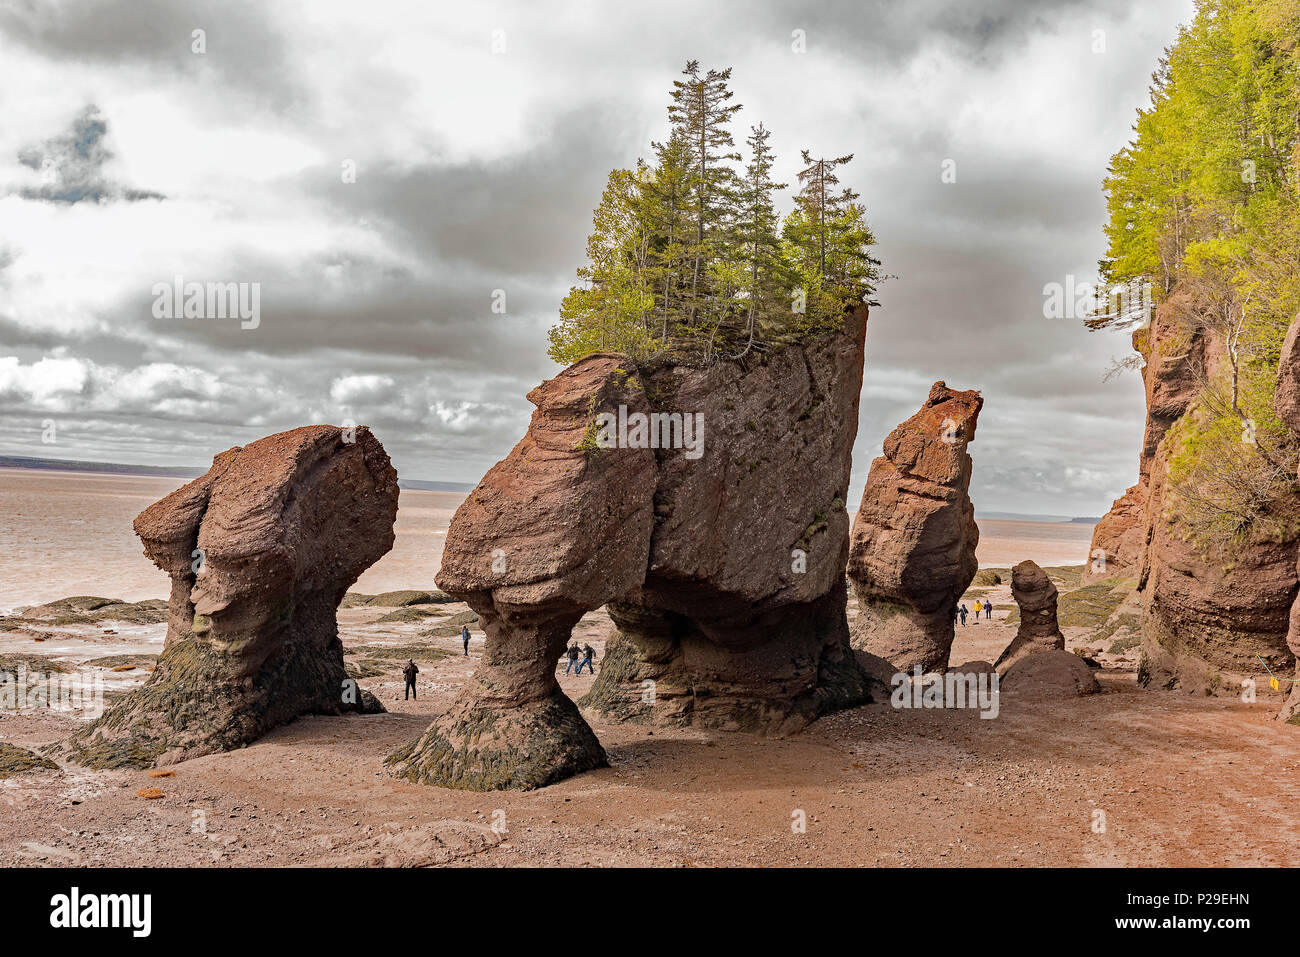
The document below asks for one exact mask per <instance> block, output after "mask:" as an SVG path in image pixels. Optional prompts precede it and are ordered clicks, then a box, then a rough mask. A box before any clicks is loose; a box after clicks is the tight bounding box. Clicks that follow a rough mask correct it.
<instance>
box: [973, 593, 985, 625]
mask: <svg viewBox="0 0 1300 957" xmlns="http://www.w3.org/2000/svg"><path fill="white" fill-rule="evenodd" d="M983 608H984V606H983V605H981V604H980V601H979V599H978V598H976V599H975V624H977V625H978V624H979V623H980V611H981V610H982V609H983Z"/></svg>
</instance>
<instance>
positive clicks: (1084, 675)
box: [1001, 649, 1101, 698]
mask: <svg viewBox="0 0 1300 957" xmlns="http://www.w3.org/2000/svg"><path fill="white" fill-rule="evenodd" d="M1001 690H1002V691H1003V692H1005V693H1006V694H1009V695H1012V696H1013V697H1020V696H1024V697H1050V698H1074V697H1079V696H1081V695H1090V694H1096V693H1097V692H1099V691H1101V685H1100V684H1099V683H1098V681H1097V676H1096V675H1095V674H1093V671H1092V668H1090V667H1089V666H1088V663H1087V662H1086V661H1084V660H1083V659H1082V658H1080V657H1079V656H1078V655H1072V654H1070V653H1069V652H1068V651H1059V650H1054V649H1048V650H1046V651H1042V652H1040V653H1038V654H1031V655H1026V656H1024V657H1022V658H1020V659H1019V660H1017V661H1016V662H1015V663H1014V664H1012V665H1011V667H1010V668H1008V669H1007V671H1006V673H1005V674H1004V675H1003V676H1002V681H1001Z"/></svg>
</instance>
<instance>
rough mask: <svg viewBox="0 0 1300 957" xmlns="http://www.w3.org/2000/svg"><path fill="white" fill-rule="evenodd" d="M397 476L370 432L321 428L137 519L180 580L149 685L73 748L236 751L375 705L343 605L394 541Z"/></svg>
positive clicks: (177, 755) (192, 753) (78, 755)
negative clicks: (361, 684)
mask: <svg viewBox="0 0 1300 957" xmlns="http://www.w3.org/2000/svg"><path fill="white" fill-rule="evenodd" d="M396 515H397V473H396V471H394V469H393V467H392V465H391V464H390V463H389V460H388V455H387V454H386V453H385V452H384V448H383V446H382V445H380V444H379V441H378V440H377V439H376V438H375V437H374V436H373V435H372V434H371V433H370V431H369V429H366V428H364V427H363V428H356V429H340V428H337V427H335V426H329V425H313V426H306V427H303V428H299V429H294V430H293V431H290V432H282V433H279V434H278V435H272V436H269V437H267V438H264V439H260V440H258V441H256V442H253V443H251V444H249V445H246V446H243V447H236V448H233V449H230V450H228V451H226V452H222V453H220V454H219V455H217V456H216V457H215V458H214V459H213V462H212V468H211V469H209V470H208V472H207V473H206V474H205V475H203V476H201V477H200V478H198V479H195V480H194V481H193V482H191V483H189V484H188V485H186V486H184V487H183V488H180V489H178V490H176V491H175V492H173V493H172V494H170V495H168V496H167V497H166V498H163V499H161V500H160V501H158V502H155V503H154V504H153V505H151V506H149V507H148V508H147V509H145V510H144V511H143V512H141V513H140V515H139V516H138V517H137V518H136V520H135V530H136V534H137V535H139V536H140V538H141V540H142V541H143V542H144V547H145V554H146V555H148V556H149V557H150V558H151V559H153V561H154V563H155V564H157V565H158V567H159V568H161V569H163V570H164V571H166V572H167V573H168V575H170V576H171V580H172V590H171V599H170V602H169V607H168V619H167V639H166V644H165V645H164V647H163V652H162V655H161V656H160V657H159V659H158V664H157V667H156V668H155V670H154V672H153V674H152V675H151V676H150V678H149V680H148V681H147V682H146V683H145V684H144V685H143V686H142V687H140V688H137V689H136V690H134V691H132V692H131V693H130V694H129V695H128V696H127V697H126V698H125V699H124V700H123V701H122V702H121V703H119V704H118V705H117V706H116V707H114V708H112V709H111V710H109V711H108V712H107V713H106V714H104V715H103V716H102V717H101V718H99V719H98V720H97V721H95V722H94V723H93V724H91V725H89V726H88V727H86V728H84V729H83V730H81V731H79V732H77V733H76V734H74V735H73V736H72V738H70V739H69V740H68V741H67V742H66V744H65V745H64V749H65V750H66V752H67V755H68V757H69V759H70V760H72V761H74V762H76V763H79V764H84V765H87V766H89V767H96V768H112V767H147V766H149V765H152V764H155V763H159V764H167V763H172V762H175V761H180V760H184V759H186V758H191V757H196V756H199V755H202V754H209V753H212V752H215V751H227V750H231V749H233V748H238V747H242V746H244V745H247V744H249V743H251V742H252V741H254V740H256V739H257V738H258V737H260V736H261V735H262V734H264V733H266V732H267V731H268V730H270V729H271V728H273V727H276V726H277V725H280V724H284V723H286V722H288V721H291V720H293V719H294V718H296V717H298V716H299V715H303V714H309V713H311V714H338V713H341V712H344V711H374V710H379V711H382V710H383V708H382V706H380V705H379V703H378V702H377V701H376V700H375V699H374V697H373V696H372V695H370V694H369V693H368V692H363V691H360V689H358V688H357V686H356V683H355V682H353V681H350V680H348V679H347V678H346V677H345V675H344V671H343V647H342V644H341V643H340V641H339V637H338V622H337V620H336V618H335V610H336V609H337V607H338V605H339V602H340V601H342V599H343V595H344V593H345V592H346V591H347V589H348V587H349V586H351V585H352V583H353V582H355V581H356V580H357V578H358V577H359V576H360V575H361V573H362V572H363V571H365V569H367V568H368V567H370V566H371V565H372V564H374V563H375V562H376V561H377V560H378V559H379V558H380V557H382V556H383V555H384V554H385V553H386V552H387V551H388V550H389V549H390V548H392V546H393V522H394V519H395V518H396Z"/></svg>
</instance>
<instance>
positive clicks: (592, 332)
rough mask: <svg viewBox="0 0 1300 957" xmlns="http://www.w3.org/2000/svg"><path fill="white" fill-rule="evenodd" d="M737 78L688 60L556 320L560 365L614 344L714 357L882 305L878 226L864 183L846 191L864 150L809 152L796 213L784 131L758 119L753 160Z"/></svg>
mask: <svg viewBox="0 0 1300 957" xmlns="http://www.w3.org/2000/svg"><path fill="white" fill-rule="evenodd" d="M730 79H731V70H730V69H726V70H707V71H702V70H701V68H700V65H699V63H698V61H694V60H692V61H690V62H688V63H687V64H686V68H685V69H684V70H683V71H682V76H681V78H680V79H677V80H675V81H674V82H673V87H672V91H671V100H670V102H669V105H668V121H669V129H668V136H667V138H666V139H665V140H664V141H662V142H654V143H652V144H651V147H652V150H653V160H652V161H651V162H646V161H645V160H638V161H637V163H636V166H635V169H634V170H624V169H619V170H614V171H613V172H611V173H610V175H609V181H608V183H607V185H606V187H605V192H604V194H603V195H602V197H601V201H600V205H599V206H598V207H597V208H596V210H595V212H594V215H593V219H592V233H591V236H590V238H589V239H588V242H587V263H586V264H585V265H583V266H582V267H580V268H579V269H578V272H577V276H578V280H579V281H578V283H577V284H576V285H574V286H573V287H572V288H571V289H570V290H569V294H568V295H567V296H566V297H565V298H564V301H563V303H562V304H561V306H560V320H559V322H558V323H557V324H556V325H555V326H554V327H553V328H552V329H551V331H550V349H549V354H550V356H551V357H552V358H553V359H555V360H556V361H557V362H561V363H570V362H573V361H575V360H577V359H579V358H581V357H582V356H584V355H588V354H590V353H592V352H596V351H602V350H605V351H619V352H626V353H629V354H631V355H633V356H635V357H638V358H645V357H649V356H656V355H664V354H668V355H671V356H672V357H673V358H674V359H676V360H679V361H690V362H711V361H715V360H717V359H721V358H726V357H736V356H741V355H744V354H746V353H748V352H750V351H752V350H758V351H762V350H764V349H767V348H770V347H771V346H772V345H774V344H778V343H781V342H786V341H792V340H797V339H799V338H802V337H804V336H808V335H814V334H817V333H820V332H823V331H826V330H828V329H833V328H837V327H838V325H839V323H840V322H841V321H842V317H843V315H844V312H845V310H846V309H849V308H851V307H853V306H854V305H858V304H862V303H866V302H872V296H873V295H874V292H875V288H876V284H877V282H878V281H879V278H880V274H879V266H880V263H879V261H878V260H876V259H875V258H874V257H873V256H872V255H871V248H872V246H874V244H875V237H874V236H873V235H872V233H871V229H870V227H869V226H868V225H867V219H866V209H865V207H864V206H863V205H862V204H861V203H860V202H858V199H859V197H858V194H857V193H856V192H853V191H852V190H851V189H848V188H845V189H840V190H837V189H836V187H837V186H838V184H839V181H838V177H837V174H836V170H837V169H838V168H840V167H842V166H843V165H844V164H845V163H847V162H848V161H849V160H851V159H852V154H850V155H847V156H841V157H837V158H835V159H830V160H824V159H817V160H814V159H813V158H812V157H811V155H810V154H809V152H808V151H807V150H805V151H803V158H804V163H805V169H804V170H803V171H802V172H800V174H799V182H800V190H799V193H798V194H797V195H796V196H795V197H794V208H793V210H792V211H791V212H790V213H789V214H788V215H787V216H785V218H784V220H783V219H782V217H781V215H780V213H779V212H778V209H777V198H776V197H777V194H778V193H779V192H780V191H781V190H783V189H785V188H786V186H787V184H785V183H778V182H775V181H774V180H773V174H772V170H773V167H774V166H775V163H776V157H775V156H774V154H773V150H772V147H771V145H770V143H769V139H770V137H771V131H770V130H768V129H767V128H766V127H765V126H764V125H763V124H762V123H759V124H758V125H756V126H753V127H751V129H750V132H749V135H748V137H747V138H746V140H745V147H746V149H747V151H748V159H747V160H746V159H745V158H744V157H743V156H742V155H741V154H740V153H739V152H738V151H737V148H736V145H735V141H734V139H733V136H732V133H731V129H730V127H731V123H732V120H733V119H734V117H735V115H736V113H737V112H739V111H740V109H741V105H740V104H738V103H733V102H732V98H733V93H732V91H731V89H730V87H729V83H730ZM872 304H874V302H872Z"/></svg>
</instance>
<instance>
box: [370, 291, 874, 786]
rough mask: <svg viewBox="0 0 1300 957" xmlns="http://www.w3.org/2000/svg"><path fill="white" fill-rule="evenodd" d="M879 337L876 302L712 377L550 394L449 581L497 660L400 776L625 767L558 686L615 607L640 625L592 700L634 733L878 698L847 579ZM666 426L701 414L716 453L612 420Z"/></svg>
mask: <svg viewBox="0 0 1300 957" xmlns="http://www.w3.org/2000/svg"><path fill="white" fill-rule="evenodd" d="M865 325H866V311H865V310H862V311H861V312H860V313H857V314H855V315H853V316H850V317H848V318H847V319H846V327H845V329H844V330H843V331H842V332H840V333H836V334H833V335H829V336H826V337H824V338H822V339H819V340H817V341H816V342H812V343H809V344H806V345H801V346H787V347H783V348H779V349H774V350H772V351H771V352H769V353H768V354H766V355H765V356H761V357H760V356H757V355H753V356H750V357H749V358H748V359H747V360H742V361H735V362H719V363H716V364H714V365H710V366H708V367H706V368H694V367H686V366H676V365H671V364H660V365H654V366H647V367H646V368H645V369H638V368H636V366H635V365H634V364H633V363H632V361H631V360H630V359H629V358H627V357H626V356H620V355H610V354H600V355H593V356H588V357H586V358H585V359H583V360H581V361H579V362H577V363H575V364H574V365H573V366H571V367H569V368H568V369H566V370H565V371H564V372H562V373H561V374H560V375H558V376H557V377H556V378H554V379H552V380H550V381H548V382H546V383H544V384H543V385H542V386H540V387H539V388H538V389H536V390H534V391H533V392H532V393H531V394H530V396H529V398H530V399H531V400H532V401H533V402H534V403H535V404H536V405H537V410H536V411H535V412H534V413H533V418H532V422H531V423H530V425H529V429H528V434H527V435H525V436H524V438H523V440H522V441H521V442H520V443H519V445H518V446H516V447H515V449H514V451H512V452H511V453H510V455H509V456H508V457H507V458H506V459H505V460H504V461H503V462H501V463H500V464H499V465H497V466H496V467H494V468H493V469H492V470H491V471H489V472H488V474H487V476H485V477H484V479H483V481H482V482H481V483H480V484H479V486H478V487H477V488H476V489H475V491H474V492H473V493H471V495H470V497H469V498H468V499H467V500H466V501H465V503H464V504H463V505H462V506H461V508H460V509H459V510H458V511H457V513H456V516H455V517H454V519H453V520H452V527H451V531H450V532H449V534H448V537H447V545H446V548H445V550H444V553H443V565H442V569H441V570H440V571H439V574H438V576H437V583H438V586H439V587H440V588H441V589H443V590H444V591H446V592H448V593H450V594H452V595H455V596H457V597H462V598H463V599H464V600H465V601H467V602H468V603H469V604H470V606H471V607H472V608H474V609H475V611H477V612H478V613H479V614H480V615H482V616H483V619H484V626H485V630H486V631H487V635H488V639H487V641H488V646H487V651H486V653H485V655H484V658H483V661H482V664H481V665H480V666H479V668H478V670H477V671H476V672H475V674H474V676H473V677H472V678H471V679H470V681H469V682H467V684H466V686H465V687H464V689H463V690H462V692H461V693H460V695H458V697H457V699H456V701H455V703H454V704H453V705H452V707H451V708H450V709H449V710H448V712H447V713H446V714H444V715H442V716H441V717H440V718H438V719H437V720H436V721H435V722H434V723H433V724H432V725H431V726H430V727H429V729H428V731H427V732H426V733H425V735H424V737H423V738H422V739H420V740H419V741H417V742H415V743H413V744H412V745H409V746H407V747H404V748H401V749H399V750H398V751H396V752H394V753H393V754H392V755H390V758H389V761H390V764H391V765H392V766H393V768H394V773H396V774H398V775H400V776H403V777H406V778H408V779H411V780H416V781H422V782H426V783H433V784H440V785H446V786H453V787H463V788H473V789H488V788H504V787H525V788H526V787H538V786H541V785H545V784H548V783H551V782H552V781H555V780H559V779H560V778H562V777H565V776H568V775H571V774H574V773H577V772H580V771H583V770H586V769H589V768H593V767H597V766H599V765H600V764H603V763H604V760H605V757H604V751H603V750H602V749H601V747H600V744H599V742H598V741H597V740H596V738H595V735H594V734H593V733H592V731H591V729H590V727H589V726H588V725H587V724H586V722H585V721H584V720H583V719H582V716H581V714H580V713H579V712H578V709H577V708H576V707H575V706H574V705H573V703H572V702H571V701H569V699H568V698H567V697H566V696H565V695H564V694H563V693H562V692H561V691H560V689H559V686H558V684H557V682H556V680H555V663H556V660H557V659H558V658H559V656H560V653H561V651H562V649H563V648H564V646H565V643H566V640H567V639H568V636H569V633H570V630H571V629H572V627H573V625H574V623H576V622H577V620H578V618H579V617H580V616H581V615H582V614H583V613H584V612H586V611H588V610H592V609H595V608H597V607H600V606H601V605H607V606H608V609H609V612H610V616H611V618H612V619H613V620H614V622H615V624H616V625H617V627H618V631H617V633H616V634H615V635H614V636H613V637H612V639H611V640H610V642H609V643H608V644H607V646H606V651H605V657H604V660H603V661H602V663H601V670H600V673H599V674H598V676H597V678H596V681H595V683H594V684H593V687H592V690H591V692H590V693H589V694H588V695H587V696H586V697H585V698H584V699H583V702H582V703H583V705H584V706H585V707H589V708H592V709H595V710H598V711H601V712H603V713H604V714H606V715H607V716H609V717H611V718H613V719H616V720H628V721H638V722H647V723H655V724H691V725H702V726H707V727H713V728H734V729H743V730H749V731H756V732H761V733H775V734H781V733H786V732H789V731H792V730H796V729H798V728H800V727H803V726H804V725H806V724H807V723H808V722H809V721H812V720H813V719H814V718H816V717H817V716H818V715H820V714H823V713H825V712H826V711H828V710H831V709H833V708H836V707H844V706H847V705H850V704H856V703H860V702H862V701H864V700H866V696H867V692H866V678H865V676H864V675H863V674H862V672H861V671H860V670H859V669H858V667H857V664H856V662H855V661H854V658H853V655H852V652H851V650H850V649H849V644H848V627H847V619H846V616H845V600H846V594H845V587H844V577H843V569H844V562H845V559H846V557H847V550H848V527H849V522H848V514H847V512H846V510H845V507H844V496H845V494H846V490H847V486H848V480H849V468H850V457H851V453H852V444H853V438H854V433H855V431H856V428H855V424H856V422H857V403H858V392H859V390H860V387H861V381H862V380H861V377H862V361H863V340H864V334H865ZM620 406H621V407H622V411H621V412H620V411H619V408H620ZM654 413H658V414H661V415H678V416H679V417H680V416H682V415H693V416H698V419H696V420H695V421H697V422H698V423H700V426H699V427H700V428H701V429H702V430H703V433H702V434H703V443H702V444H700V445H698V447H695V448H688V447H685V446H684V445H683V444H681V443H676V444H674V443H672V442H666V443H661V445H666V446H670V447H660V448H644V447H635V444H634V443H633V444H631V445H624V446H621V447H615V448H608V447H604V448H603V447H601V442H600V441H598V439H600V437H601V436H600V429H599V427H598V422H599V421H600V418H599V417H600V416H601V415H602V414H610V415H614V416H615V417H616V418H618V420H619V421H620V422H622V421H623V420H625V419H626V420H630V419H632V418H633V417H635V416H636V415H638V414H646V415H648V414H654ZM494 559H495V562H496V563H495V564H494Z"/></svg>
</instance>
